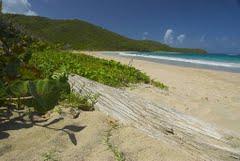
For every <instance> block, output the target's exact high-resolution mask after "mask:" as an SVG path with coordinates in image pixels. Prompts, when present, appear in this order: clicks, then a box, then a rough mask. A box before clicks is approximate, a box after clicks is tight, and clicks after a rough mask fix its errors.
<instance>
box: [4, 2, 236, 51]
mask: <svg viewBox="0 0 240 161" xmlns="http://www.w3.org/2000/svg"><path fill="white" fill-rule="evenodd" d="M3 2H4V11H5V12H11V13H22V14H26V15H40V16H46V17H50V18H65V19H66V18H78V19H82V20H86V21H89V22H91V23H94V24H97V25H100V26H102V27H104V28H106V29H109V30H111V31H114V32H117V33H120V34H122V35H125V36H128V37H130V38H134V39H153V40H157V41H161V42H163V43H167V44H168V45H171V46H176V47H194V48H204V49H207V50H208V51H209V52H218V53H223V52H227V53H240V0H3Z"/></svg>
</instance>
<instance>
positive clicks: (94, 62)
mask: <svg viewBox="0 0 240 161" xmlns="http://www.w3.org/2000/svg"><path fill="white" fill-rule="evenodd" d="M0 18H1V21H0V28H1V31H0V38H1V41H0V45H1V50H0V51H1V54H0V59H1V63H0V66H1V71H0V75H1V80H0V87H1V90H0V97H1V98H0V105H1V106H4V107H9V105H14V107H15V109H18V110H19V109H25V108H26V107H27V108H29V109H33V111H36V112H39V113H41V114H44V113H46V112H47V111H49V110H51V109H53V108H54V107H55V105H57V104H58V103H59V102H62V103H64V104H68V105H69V106H77V107H78V108H79V109H81V110H93V105H94V104H95V103H96V100H97V99H96V98H97V96H92V95H88V96H81V95H76V94H74V93H73V92H71V90H70V85H69V83H68V75H69V74H77V75H80V76H83V77H86V78H88V79H91V80H94V81H97V82H100V83H102V84H105V85H109V86H112V87H127V86H130V85H131V84H137V83H147V84H150V83H152V84H153V85H154V86H156V87H159V88H161V89H166V86H165V85H164V84H162V83H160V82H156V81H153V80H151V79H150V77H149V76H147V75H146V74H144V73H142V72H141V71H139V70H137V69H135V68H133V67H130V66H128V65H123V64H120V63H119V62H116V61H108V60H103V59H99V58H96V57H92V56H88V55H84V54H74V53H71V52H68V51H64V50H62V49H63V46H61V45H59V44H52V43H49V42H46V41H43V40H41V39H39V38H38V37H33V36H29V33H28V32H27V31H26V30H25V29H24V28H23V27H22V26H19V25H18V24H17V25H16V23H15V22H14V23H13V21H14V19H9V17H6V16H2V15H1V17H0ZM7 110H8V108H7ZM4 111H6V109H4V110H0V112H1V114H3V112H4Z"/></svg>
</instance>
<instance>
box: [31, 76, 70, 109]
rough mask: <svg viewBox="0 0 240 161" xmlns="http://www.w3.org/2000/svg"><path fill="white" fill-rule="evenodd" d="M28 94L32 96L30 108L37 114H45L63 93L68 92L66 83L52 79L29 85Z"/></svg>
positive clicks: (68, 86) (68, 87)
mask: <svg viewBox="0 0 240 161" xmlns="http://www.w3.org/2000/svg"><path fill="white" fill-rule="evenodd" d="M29 87H30V93H31V95H32V96H34V100H33V101H31V103H32V106H33V107H34V108H35V110H37V111H38V112H41V113H45V112H47V111H48V110H50V109H52V108H54V106H55V105H56V104H57V103H58V101H59V99H60V97H61V95H62V94H63V93H69V92H70V85H69V84H68V82H67V81H66V82H61V81H59V80H53V79H43V80H36V81H33V82H31V84H30V86H29Z"/></svg>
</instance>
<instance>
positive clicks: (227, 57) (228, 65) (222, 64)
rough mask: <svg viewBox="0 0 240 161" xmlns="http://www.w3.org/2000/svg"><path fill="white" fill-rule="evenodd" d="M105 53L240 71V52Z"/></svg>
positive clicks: (196, 66)
mask: <svg viewBox="0 0 240 161" xmlns="http://www.w3.org/2000/svg"><path fill="white" fill-rule="evenodd" d="M105 54H115V55H117V56H123V57H131V58H135V59H144V60H149V61H154V62H159V63H165V64H172V65H178V66H185V67H195V68H206V69H213V70H223V71H229V72H237V73H240V54H239V55H237V54H236V55H234V54H211V53H210V54H194V53H192V54H189V53H188V54H184V53H181V54H179V53H174V52H106V53H105Z"/></svg>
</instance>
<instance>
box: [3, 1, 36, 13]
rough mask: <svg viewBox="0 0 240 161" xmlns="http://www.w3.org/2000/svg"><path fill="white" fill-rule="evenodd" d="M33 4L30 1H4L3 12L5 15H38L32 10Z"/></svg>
mask: <svg viewBox="0 0 240 161" xmlns="http://www.w3.org/2000/svg"><path fill="white" fill-rule="evenodd" d="M31 7H32V6H31V4H30V3H29V2H28V0H3V12H4V13H15V14H24V15H33V16H35V15H37V13H36V12H34V11H33V10H32V9H31Z"/></svg>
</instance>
